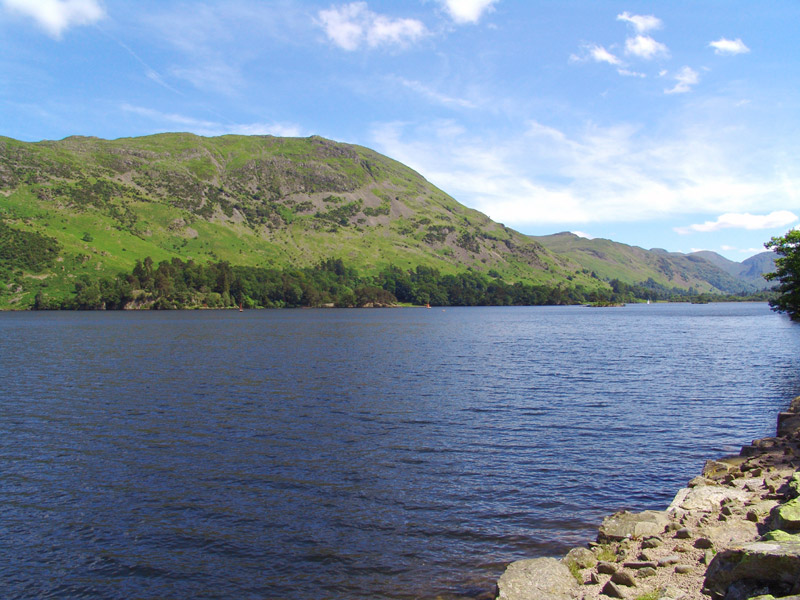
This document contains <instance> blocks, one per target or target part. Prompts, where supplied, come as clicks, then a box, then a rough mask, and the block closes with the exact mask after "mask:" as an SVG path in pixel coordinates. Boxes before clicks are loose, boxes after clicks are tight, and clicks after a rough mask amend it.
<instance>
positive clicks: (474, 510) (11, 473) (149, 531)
mask: <svg viewBox="0 0 800 600" xmlns="http://www.w3.org/2000/svg"><path fill="white" fill-rule="evenodd" d="M798 367H800V327H797V326H793V325H791V324H790V323H789V322H788V320H787V319H786V318H784V317H781V316H778V315H775V314H773V313H771V312H770V311H769V309H768V308H767V307H766V305H764V304H709V305H685V304H684V305H650V306H645V305H637V306H627V307H625V308H616V309H614V308H612V309H588V308H582V307H569V308H560V307H539V308H464V309H447V310H446V311H442V310H441V309H433V310H422V309H402V310H374V311H370V310H294V311H288V310H287V311H245V312H244V313H241V314H240V313H238V312H236V311H230V312H223V311H203V312H145V313H5V314H0V384H1V385H2V387H1V388H0V589H2V593H0V596H1V597H3V598H119V599H123V598H124V599H127V598H142V599H145V598H146V599H154V598H175V599H184V598H226V599H229V598H230V599H243V598H283V599H298V600H309V599H315V600H316V599H325V598H331V599H333V598H336V599H343V598H434V597H437V596H440V597H443V598H454V597H476V596H479V595H480V594H484V593H486V592H488V591H491V590H492V589H493V586H494V580H495V578H496V577H497V576H498V575H499V574H500V573H501V572H502V569H503V566H504V564H505V563H507V562H509V561H511V560H514V559H518V558H523V557H533V556H541V555H548V554H559V553H561V552H563V551H565V550H566V549H567V548H568V547H569V546H571V545H577V544H583V543H585V542H586V541H588V540H590V539H592V538H593V537H594V535H595V534H596V531H595V528H596V526H597V524H598V523H599V521H600V519H601V518H602V516H604V515H605V514H607V513H609V512H612V511H614V510H617V509H621V508H625V507H627V508H631V509H636V510H642V509H645V508H656V509H661V508H664V507H665V506H666V505H667V504H668V503H669V501H670V500H671V498H672V496H673V495H674V494H675V492H676V491H677V490H678V488H679V487H682V486H683V485H685V483H686V481H687V480H688V479H690V478H691V477H693V476H695V475H696V474H698V473H699V471H700V469H701V467H702V463H703V461H704V460H705V459H706V458H709V457H715V456H720V455H723V454H726V453H732V452H738V449H739V447H740V446H741V445H742V444H743V443H747V442H749V441H750V440H751V439H753V438H756V437H764V436H767V435H771V434H773V432H774V424H775V417H776V413H777V412H778V411H779V410H780V409H782V408H784V407H785V406H786V405H787V404H788V401H789V400H790V399H791V398H792V397H793V396H795V395H797V394H800V371H799V370H798Z"/></svg>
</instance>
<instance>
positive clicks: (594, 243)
mask: <svg viewBox="0 0 800 600" xmlns="http://www.w3.org/2000/svg"><path fill="white" fill-rule="evenodd" d="M533 239H535V240H536V241H538V242H539V243H541V244H542V245H543V246H544V247H545V248H547V249H548V250H550V251H551V252H552V253H554V254H556V255H558V256H560V257H561V258H562V259H565V260H569V261H571V262H574V263H577V264H579V265H581V267H583V268H586V269H589V270H590V271H592V272H594V273H595V274H597V276H599V277H600V278H601V279H620V280H621V281H625V282H642V281H647V280H652V281H654V282H656V283H658V284H660V285H663V286H666V287H670V288H671V287H677V288H682V289H687V288H694V289H695V290H697V291H698V292H711V293H720V292H722V293H739V292H752V291H756V290H759V289H764V288H765V287H766V286H765V285H764V284H760V282H756V281H755V280H750V281H745V280H743V279H742V278H740V277H739V276H738V275H736V274H733V273H731V272H730V271H729V270H727V269H726V268H725V265H724V264H722V261H725V262H726V263H731V264H733V265H739V264H740V263H732V262H731V261H727V259H725V258H723V257H722V256H719V255H716V256H718V257H719V259H721V260H720V261H719V264H713V263H712V262H710V261H709V260H708V257H707V256H704V255H703V254H702V253H694V254H681V253H679V252H666V251H665V250H645V249H644V248H638V247H636V246H628V245H626V244H620V243H619V242H613V241H611V240H606V239H600V238H596V239H591V240H590V239H586V238H582V237H579V236H577V235H575V234H572V233H557V234H554V235H549V236H539V237H535V238H533ZM712 254H713V253H712ZM757 283H758V285H756V284H757Z"/></svg>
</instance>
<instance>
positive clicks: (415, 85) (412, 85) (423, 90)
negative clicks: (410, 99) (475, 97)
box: [389, 77, 477, 108]
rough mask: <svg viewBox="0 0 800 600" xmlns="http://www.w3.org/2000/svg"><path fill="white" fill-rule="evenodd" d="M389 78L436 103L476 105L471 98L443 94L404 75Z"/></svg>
mask: <svg viewBox="0 0 800 600" xmlns="http://www.w3.org/2000/svg"><path fill="white" fill-rule="evenodd" d="M389 80H390V81H395V82H397V83H399V84H400V85H402V86H403V87H405V88H407V89H409V90H411V91H413V92H415V93H417V94H419V95H420V96H423V97H424V98H427V99H429V100H431V101H433V102H435V103H436V104H441V105H443V106H457V107H460V108H476V107H477V105H476V104H475V103H474V102H472V101H471V100H466V99H464V98H456V97H454V96H448V95H447V94H443V93H441V92H439V91H438V90H435V89H433V88H431V87H430V86H428V85H425V84H424V83H422V82H420V81H415V80H410V79H405V78H404V77H389Z"/></svg>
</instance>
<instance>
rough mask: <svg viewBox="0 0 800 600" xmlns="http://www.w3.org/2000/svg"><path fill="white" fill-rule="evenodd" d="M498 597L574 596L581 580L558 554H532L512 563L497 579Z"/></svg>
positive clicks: (553, 599)
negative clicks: (571, 571) (532, 556)
mask: <svg viewBox="0 0 800 600" xmlns="http://www.w3.org/2000/svg"><path fill="white" fill-rule="evenodd" d="M497 589H498V593H497V600H573V598H575V597H576V596H577V595H578V591H579V588H578V582H577V581H575V578H574V577H573V576H572V574H571V573H570V572H569V569H568V568H567V567H566V566H565V565H564V564H563V563H562V562H561V561H559V560H557V559H555V558H531V559H528V560H519V561H517V562H513V563H511V564H510V565H508V568H506V571H505V573H503V574H502V575H501V576H500V579H499V580H498V581H497Z"/></svg>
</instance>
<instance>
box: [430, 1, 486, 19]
mask: <svg viewBox="0 0 800 600" xmlns="http://www.w3.org/2000/svg"><path fill="white" fill-rule="evenodd" d="M439 2H440V3H441V4H442V5H443V6H444V9H445V10H446V11H447V13H448V14H449V15H450V18H451V19H453V21H454V22H456V23H458V24H459V25H463V24H466V23H477V22H478V21H480V20H481V17H482V16H483V15H484V14H486V13H487V12H489V11H491V10H492V9H493V5H494V4H496V3H497V2H498V0H439Z"/></svg>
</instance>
